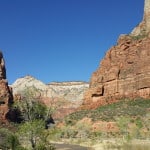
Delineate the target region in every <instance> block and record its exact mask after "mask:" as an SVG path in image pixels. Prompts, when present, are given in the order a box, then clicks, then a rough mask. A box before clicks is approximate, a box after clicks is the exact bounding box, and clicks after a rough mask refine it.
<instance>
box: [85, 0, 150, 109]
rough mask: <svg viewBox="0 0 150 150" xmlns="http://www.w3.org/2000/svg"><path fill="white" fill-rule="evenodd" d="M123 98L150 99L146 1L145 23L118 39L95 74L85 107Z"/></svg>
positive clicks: (149, 5)
mask: <svg viewBox="0 0 150 150" xmlns="http://www.w3.org/2000/svg"><path fill="white" fill-rule="evenodd" d="M123 97H129V98H133V97H144V98H149V97H150V0H145V7H144V16H143V20H142V22H141V23H140V24H139V25H138V26H137V27H136V28H135V29H134V30H133V31H132V32H131V34H129V35H121V36H120V37H119V39H118V42H117V45H116V46H113V47H112V48H111V49H110V50H108V52H107V53H106V55H105V57H104V59H103V60H102V61H101V63H100V66H99V68H98V69H97V70H96V71H95V72H94V73H93V75H92V77H91V81H90V88H89V90H87V92H86V93H85V96H84V104H83V106H84V107H87V108H89V107H91V108H95V107H97V106H100V105H105V104H109V103H113V102H115V101H118V100H119V99H120V98H123Z"/></svg>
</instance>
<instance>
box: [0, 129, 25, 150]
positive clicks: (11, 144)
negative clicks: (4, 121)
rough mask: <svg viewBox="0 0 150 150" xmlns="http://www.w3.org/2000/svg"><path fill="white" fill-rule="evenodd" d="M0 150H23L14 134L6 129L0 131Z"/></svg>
mask: <svg viewBox="0 0 150 150" xmlns="http://www.w3.org/2000/svg"><path fill="white" fill-rule="evenodd" d="M0 149H11V150H21V149H22V150H23V148H22V147H21V145H20V143H19V140H18V137H17V136H16V134H15V133H12V132H11V131H9V130H8V129H6V128H1V129H0Z"/></svg>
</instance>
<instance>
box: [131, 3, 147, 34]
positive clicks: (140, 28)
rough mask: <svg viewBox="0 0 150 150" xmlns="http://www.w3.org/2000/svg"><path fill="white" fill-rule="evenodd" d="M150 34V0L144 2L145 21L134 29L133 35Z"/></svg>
mask: <svg viewBox="0 0 150 150" xmlns="http://www.w3.org/2000/svg"><path fill="white" fill-rule="evenodd" d="M149 32H150V0H145V2H144V15H143V20H142V22H141V23H140V24H138V26H137V27H135V28H134V29H133V31H132V32H131V35H133V36H137V35H143V34H147V33H149Z"/></svg>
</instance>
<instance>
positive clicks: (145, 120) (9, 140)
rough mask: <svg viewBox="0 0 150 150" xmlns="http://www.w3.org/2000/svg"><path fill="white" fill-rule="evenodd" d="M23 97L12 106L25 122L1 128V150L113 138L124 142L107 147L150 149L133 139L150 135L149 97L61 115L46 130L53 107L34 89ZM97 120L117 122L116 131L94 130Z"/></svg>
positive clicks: (46, 149)
mask: <svg viewBox="0 0 150 150" xmlns="http://www.w3.org/2000/svg"><path fill="white" fill-rule="evenodd" d="M22 97H23V99H22V101H21V102H20V101H16V102H15V104H14V106H13V109H14V110H17V111H19V112H20V118H21V120H22V121H21V123H19V124H14V125H13V128H12V129H13V130H12V129H11V128H10V130H8V129H5V128H1V129H0V149H4V150H5V149H11V150H54V149H55V147H54V146H53V145H52V144H51V142H50V141H51V140H53V141H61V140H63V139H69V140H70V141H74V140H75V141H74V143H76V144H79V143H80V142H86V141H89V140H90V142H91V143H96V142H97V141H100V140H102V139H109V138H111V139H114V140H115V139H121V140H122V141H121V142H120V143H119V142H118V144H116V143H115V144H114V143H107V144H106V145H104V149H107V150H109V149H112V150H113V149H118V150H119V149H120V150H121V149H122V150H135V146H136V150H148V147H149V145H144V146H141V144H139V145H136V144H133V143H131V142H130V141H131V140H132V139H149V138H150V112H149V110H150V100H144V99H142V98H138V99H133V100H130V99H122V100H120V101H118V102H116V103H113V104H110V105H106V106H101V107H99V108H97V109H94V110H80V111H77V112H74V113H72V114H70V115H68V116H67V117H65V118H62V122H59V123H58V126H54V127H53V128H51V129H48V130H46V129H45V125H46V124H45V123H46V120H47V119H48V118H49V117H50V116H51V113H52V112H53V108H47V107H46V106H45V105H44V104H42V103H41V102H40V101H39V99H38V98H37V96H36V94H35V92H34V90H31V89H27V90H25V91H24V92H23V93H22ZM85 118H86V119H87V120H86V119H85ZM84 119H85V120H84ZM88 119H89V120H88ZM83 120H84V121H83ZM98 121H101V122H115V125H116V127H117V131H115V132H112V131H107V130H100V129H99V128H97V129H93V123H95V122H98ZM102 126H103V125H102V123H100V124H98V127H100V128H101V127H102ZM12 131H13V132H12ZM14 131H15V132H14ZM88 146H89V145H88Z"/></svg>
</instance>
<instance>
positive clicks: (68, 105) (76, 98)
mask: <svg viewBox="0 0 150 150" xmlns="http://www.w3.org/2000/svg"><path fill="white" fill-rule="evenodd" d="M11 87H12V89H13V95H14V97H15V98H20V97H19V96H18V95H19V94H21V93H22V92H23V91H24V90H25V89H26V88H35V91H36V95H37V97H38V98H40V99H41V101H42V102H44V103H45V104H46V105H47V106H51V107H53V108H56V107H57V114H56V115H55V116H56V118H60V117H63V116H64V115H66V114H69V113H71V112H73V111H75V109H77V108H78V107H79V106H80V105H81V104H82V103H83V94H84V92H85V91H86V90H87V89H88V88H89V84H88V83H86V82H52V83H49V84H44V83H43V82H41V81H40V80H37V79H35V78H34V77H32V76H25V77H23V78H19V79H17V80H16V81H15V82H14V83H13V84H12V85H11Z"/></svg>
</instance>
